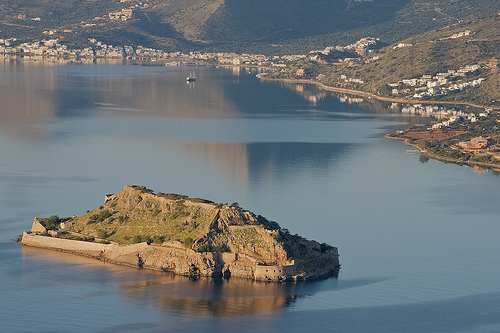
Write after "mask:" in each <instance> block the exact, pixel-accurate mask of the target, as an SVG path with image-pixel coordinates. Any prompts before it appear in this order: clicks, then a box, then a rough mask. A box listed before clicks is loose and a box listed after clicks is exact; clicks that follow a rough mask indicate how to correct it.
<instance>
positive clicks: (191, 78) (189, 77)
mask: <svg viewBox="0 0 500 333" xmlns="http://www.w3.org/2000/svg"><path fill="white" fill-rule="evenodd" d="M186 81H187V82H194V81H196V76H194V73H193V72H191V73H189V76H188V77H186Z"/></svg>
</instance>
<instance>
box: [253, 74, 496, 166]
mask: <svg viewBox="0 0 500 333" xmlns="http://www.w3.org/2000/svg"><path fill="white" fill-rule="evenodd" d="M257 77H258V78H259V79H260V80H263V81H275V82H284V83H299V84H300V83H303V84H314V85H316V86H319V87H320V88H322V89H323V90H326V91H332V92H338V93H344V94H348V95H354V96H362V97H368V98H374V99H377V100H380V101H385V102H396V103H408V104H414V103H416V104H437V105H439V104H442V105H465V106H471V107H476V108H484V109H486V108H490V107H489V106H484V105H479V104H474V103H470V102H448V101H422V100H412V99H402V98H391V97H383V96H378V95H374V94H372V93H368V92H364V91H361V90H355V89H348V88H339V87H333V86H327V85H325V84H324V83H321V82H318V81H314V80H310V79H271V78H266V77H263V76H261V75H258V76H257ZM491 109H492V110H493V111H499V110H500V108H493V107H491ZM385 138H387V139H396V140H401V141H404V142H405V143H406V144H407V145H408V146H411V147H414V148H415V149H417V150H418V151H419V152H420V154H421V155H423V156H425V157H428V158H432V159H434V160H438V161H441V162H445V163H454V164H458V165H469V166H471V167H473V166H479V167H485V168H488V169H492V170H495V169H497V170H500V165H498V164H490V163H482V162H474V161H462V160H459V159H453V158H448V157H442V156H439V155H435V154H432V153H429V152H427V151H423V150H422V149H420V148H419V147H418V146H417V145H415V144H412V143H410V142H409V140H408V139H406V138H399V137H394V136H391V134H387V135H385Z"/></svg>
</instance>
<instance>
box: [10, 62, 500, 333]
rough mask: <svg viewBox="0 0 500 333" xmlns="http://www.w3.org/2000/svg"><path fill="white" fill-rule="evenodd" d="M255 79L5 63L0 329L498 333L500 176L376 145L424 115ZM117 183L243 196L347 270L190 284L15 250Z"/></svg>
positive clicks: (389, 143)
mask: <svg viewBox="0 0 500 333" xmlns="http://www.w3.org/2000/svg"><path fill="white" fill-rule="evenodd" d="M191 71H194V72H195V73H196V76H197V78H198V79H197V81H196V82H194V83H190V84H187V83H186V80H185V78H186V76H187V75H188V74H189V73H190V72H191ZM257 73H258V71H257V70H255V69H239V68H238V69H209V68H183V67H162V66H144V65H116V66H114V65H68V66H50V65H49V64H47V63H40V62H21V61H12V60H4V59H1V60H0V101H1V103H0V330H1V331H2V332H132V331H141V332H170V331H172V332H174V331H175V332H192V331H200V332H214V331H219V332H229V331H236V330H237V331H241V332H247V331H248V332H253V331H261V332H305V331H338V332H499V331H500V262H499V258H500V242H499V241H498V237H499V234H500V225H499V223H500V219H499V218H500V191H499V184H500V177H499V173H498V172H495V171H491V170H481V169H476V170H475V169H473V168H470V167H464V166H458V165H453V164H445V163H441V162H438V161H434V160H428V161H426V160H422V159H419V156H418V155H414V154H406V153H405V151H406V149H408V147H407V146H406V144H405V143H403V142H400V141H395V140H389V139H386V138H384V135H385V134H387V133H389V132H392V131H395V130H396V129H401V128H405V127H407V126H409V124H411V123H422V122H423V123H430V121H431V119H427V118H421V117H417V116H410V115H402V114H401V113H400V112H399V110H398V109H395V108H389V107H387V106H386V105H383V104H380V103H376V102H374V103H371V102H369V101H362V100H357V99H349V98H346V97H345V96H337V95H333V94H330V93H326V92H324V91H321V90H319V89H318V88H315V87H310V86H307V85H288V84H281V83H271V82H260V81H259V80H258V79H257V78H256V77H255V74H257ZM125 185H145V186H147V187H148V188H151V189H153V190H155V191H161V192H174V193H181V194H186V195H189V196H193V197H201V198H206V199H210V200H213V201H215V202H227V203H232V202H235V201H236V202H238V203H239V204H240V206H242V207H243V208H245V209H248V210H251V211H253V212H255V213H256V214H261V215H263V216H265V217H267V218H268V219H271V220H275V221H277V222H279V223H280V225H281V226H282V227H285V228H287V229H289V230H290V232H292V233H298V234H300V235H302V236H304V237H307V238H310V239H315V240H317V241H320V242H327V243H329V244H332V245H334V246H337V247H338V249H339V253H340V261H341V264H342V269H341V273H340V274H339V276H338V278H330V279H324V280H320V281H310V282H305V283H298V284H292V283H286V284H266V283H256V282H252V281H247V280H242V279H235V278H232V279H229V280H224V279H198V280H190V279H188V278H185V277H179V276H173V275H171V274H169V273H159V272H152V271H144V270H138V269H132V268H127V267H121V266H115V265H111V264H105V263H102V262H99V261H95V260H91V259H87V258H82V257H77V256H73V255H69V254H64V253H59V252H54V251H47V250H40V249H33V248H22V247H21V246H19V245H17V244H16V243H15V242H13V241H11V239H12V238H15V237H17V236H18V235H19V234H21V233H22V231H23V230H29V229H30V227H31V223H32V221H33V218H34V217H36V216H37V217H47V216H51V215H54V214H57V215H59V216H71V215H73V214H77V215H79V214H82V213H84V212H85V211H86V210H87V209H93V208H95V207H97V206H99V205H101V204H102V202H103V201H104V195H106V194H109V193H115V192H118V191H120V190H121V189H122V188H123V186H125Z"/></svg>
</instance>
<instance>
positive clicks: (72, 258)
mask: <svg viewBox="0 0 500 333" xmlns="http://www.w3.org/2000/svg"><path fill="white" fill-rule="evenodd" d="M22 252H23V262H22V266H23V270H25V271H26V272H29V271H31V270H33V269H36V270H37V272H38V274H37V276H36V277H35V276H33V274H23V276H22V280H23V283H26V284H37V283H39V281H45V282H44V284H46V285H49V284H53V285H57V287H58V288H60V287H65V284H67V285H68V286H73V287H74V289H76V290H78V289H79V288H80V286H82V285H86V284H87V285H88V284H99V285H102V286H103V287H105V289H112V290H111V291H110V290H108V291H107V292H106V293H107V294H108V295H114V294H118V295H120V296H121V297H122V298H123V300H124V301H126V302H131V303H133V304H134V305H135V306H142V305H146V304H154V305H155V306H156V308H157V309H158V310H161V311H165V312H174V313H176V314H177V315H181V316H195V317H207V316H208V317H227V316H243V315H252V314H264V313H274V312H278V311H281V310H283V309H284V308H287V307H290V306H292V304H293V303H294V302H297V301H298V300H300V299H301V298H303V297H307V296H308V295H313V294H315V293H318V292H322V291H328V290H335V289H340V287H339V286H338V280H337V277H332V278H328V279H322V280H317V281H306V282H298V283H293V282H287V283H266V282H258V281H253V280H249V279H242V278H229V279H225V278H222V277H214V278H208V277H202V278H199V279H193V278H189V277H185V276H179V275H175V274H173V273H171V272H156V271H151V270H142V269H135V268H131V267H126V266H120V265H114V264H109V263H105V262H102V261H99V260H95V259H91V258H87V257H81V256H77V255H73V254H68V253H64V252H58V251H51V250H46V249H39V248H31V247H27V246H23V247H22ZM47 266H48V267H52V269H51V270H46V269H43V267H47ZM69 268H70V269H69ZM49 281H50V282H49ZM359 283H361V282H355V283H354V285H359ZM106 293H105V294H106ZM81 297H88V298H94V297H96V295H94V294H91V295H87V294H84V295H78V298H81Z"/></svg>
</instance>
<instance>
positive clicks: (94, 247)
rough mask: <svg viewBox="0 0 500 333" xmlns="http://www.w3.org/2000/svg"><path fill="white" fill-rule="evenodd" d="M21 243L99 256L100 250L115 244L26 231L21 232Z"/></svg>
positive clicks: (105, 249) (109, 248)
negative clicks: (41, 234)
mask: <svg viewBox="0 0 500 333" xmlns="http://www.w3.org/2000/svg"><path fill="white" fill-rule="evenodd" d="M21 244H22V245H27V246H34V247H41V248H45V249H52V250H59V251H65V252H74V253H82V254H86V255H89V256H99V254H100V253H101V252H104V251H109V250H111V249H113V248H114V247H115V246H116V245H113V244H99V243H91V242H83V241H75V240H70V239H63V238H55V237H47V236H39V235H32V234H28V233H27V232H24V233H23V238H22V240H21Z"/></svg>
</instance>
